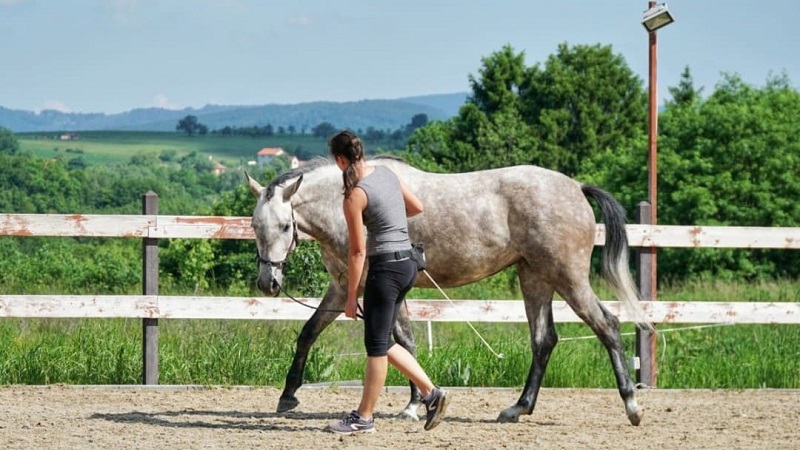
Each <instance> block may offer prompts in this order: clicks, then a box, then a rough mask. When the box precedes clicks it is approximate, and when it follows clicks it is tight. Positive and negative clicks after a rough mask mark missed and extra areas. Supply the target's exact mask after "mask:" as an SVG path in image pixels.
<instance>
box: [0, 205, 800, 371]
mask: <svg viewBox="0 0 800 450" xmlns="http://www.w3.org/2000/svg"><path fill="white" fill-rule="evenodd" d="M647 207H648V206H647V205H646V204H645V206H644V208H647ZM157 211H158V202H157V197H156V196H155V194H153V193H148V194H145V196H143V212H144V214H143V215H84V214H36V215H31V214H0V236H3V235H5V236H62V237H118V238H139V239H142V240H143V264H144V268H145V270H144V274H143V291H144V292H143V295H77V296H76V295H0V318H2V317H31V318H34V317H38V318H140V319H142V323H143V354H144V355H143V356H144V361H143V374H142V378H143V382H144V383H145V384H158V320H159V319H257V320H306V319H308V318H309V317H310V315H311V313H312V311H311V310H310V309H309V308H308V307H305V306H303V305H300V304H298V303H296V302H294V301H292V300H291V299H288V298H263V297H193V296H162V295H158V253H157V241H158V239H174V238H195V239H253V231H252V229H251V227H250V218H249V217H216V216H167V215H158V214H157ZM643 211H644V210H643V209H642V205H640V208H639V210H638V211H637V213H638V214H639V217H648V216H649V214H647V213H644V212H643ZM627 233H628V240H629V243H630V245H631V247H639V248H641V249H642V252H643V253H645V252H648V251H651V250H652V249H655V248H658V247H694V248H750V249H786V250H798V249H800V228H763V227H712V226H671V225H655V226H654V225H628V226H627ZM301 238H303V239H308V238H309V237H308V236H302V235H301ZM604 240H605V229H604V227H603V226H602V225H598V226H597V233H596V239H595V242H596V244H597V245H603V242H604ZM653 261H654V259H648V257H647V255H644V257H643V256H642V255H640V258H639V265H640V270H639V272H640V281H639V283H640V289H641V290H642V292H643V294H644V297H645V298H646V299H647V298H655V294H654V286H653V284H654V283H653V282H652V281H653V280H654V279H655V267H653V266H652V262H653ZM642 274H644V275H642ZM648 278H649V280H648ZM300 300H301V301H303V302H304V303H306V304H308V305H311V306H316V305H318V304H319V301H320V299H318V298H303V299H300ZM408 303H409V314H410V317H411V319H412V320H418V321H427V322H431V321H439V322H467V321H468V322H526V321H527V319H526V316H525V311H524V307H523V305H522V302H521V301H514V300H458V301H453V302H450V301H446V300H409V302H408ZM603 303H604V305H605V306H606V308H608V309H609V310H610V311H611V312H612V313H614V314H615V315H617V316H618V317H619V318H620V320H622V321H630V318H629V317H628V315H627V312H626V311H625V310H624V308H621V307H620V303H619V302H617V301H604V302H603ZM642 305H643V307H644V310H645V312H646V314H647V317H648V319H649V320H650V321H651V322H653V323H683V324H687V323H716V324H737V323H739V324H741V323H750V324H800V303H765V302H749V301H747V299H742V301H739V302H708V301H702V302H697V301H682V302H664V301H645V302H642ZM553 315H554V318H555V320H556V321H557V322H580V319H579V318H578V317H577V316H576V315H575V314H574V313H573V312H572V310H571V309H570V308H569V307H568V306H567V305H566V303H565V302H563V301H556V302H554V304H553ZM340 320H344V317H343V316H342V317H340ZM636 353H637V361H638V358H639V357H641V361H642V364H641V368H640V369H637V377H638V378H639V380H640V381H643V382H644V383H645V384H646V385H650V386H655V385H656V383H655V381H656V364H655V338H654V335H653V334H652V333H649V332H646V331H645V332H642V333H641V335H640V334H637V352H636Z"/></svg>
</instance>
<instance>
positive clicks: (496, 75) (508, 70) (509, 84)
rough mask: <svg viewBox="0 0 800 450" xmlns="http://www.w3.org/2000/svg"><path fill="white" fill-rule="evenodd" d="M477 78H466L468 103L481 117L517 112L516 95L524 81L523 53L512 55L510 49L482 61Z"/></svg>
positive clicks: (503, 49)
mask: <svg viewBox="0 0 800 450" xmlns="http://www.w3.org/2000/svg"><path fill="white" fill-rule="evenodd" d="M481 61H482V63H483V66H482V67H481V68H480V69H478V75H479V76H478V77H475V76H473V75H469V84H470V87H471V88H472V96H471V97H470V98H469V99H468V102H469V103H472V104H474V105H476V106H477V107H478V109H480V110H481V111H483V112H484V113H485V114H488V115H491V114H493V113H495V112H498V111H501V110H504V109H509V108H510V109H518V107H519V105H518V102H519V92H520V88H521V86H522V83H523V81H524V80H525V78H526V73H527V70H528V69H527V68H526V67H525V53H524V52H522V53H515V52H514V49H513V48H512V47H511V46H510V45H505V46H503V48H502V49H500V51H498V52H495V53H493V54H492V55H491V56H490V57H488V58H483V59H482V60H481Z"/></svg>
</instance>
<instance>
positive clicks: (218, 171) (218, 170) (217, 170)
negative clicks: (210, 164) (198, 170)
mask: <svg viewBox="0 0 800 450" xmlns="http://www.w3.org/2000/svg"><path fill="white" fill-rule="evenodd" d="M227 170H228V168H227V167H225V166H224V165H223V164H220V163H218V162H215V163H214V169H213V170H212V171H211V173H213V174H214V175H217V176H220V175H222V174H223V173H225V172H227Z"/></svg>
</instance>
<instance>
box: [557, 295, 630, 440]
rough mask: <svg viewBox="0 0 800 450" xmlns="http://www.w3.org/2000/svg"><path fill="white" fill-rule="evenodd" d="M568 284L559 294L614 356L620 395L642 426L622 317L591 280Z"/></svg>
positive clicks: (627, 412)
mask: <svg viewBox="0 0 800 450" xmlns="http://www.w3.org/2000/svg"><path fill="white" fill-rule="evenodd" d="M565 285H567V286H569V288H568V289H567V290H566V291H565V292H559V293H560V294H561V295H563V296H564V298H565V299H566V301H567V303H569V305H570V306H571V307H572V309H573V310H574V311H575V313H576V314H577V315H578V317H580V318H581V319H582V320H583V321H584V322H586V324H587V325H589V327H590V328H591V329H592V331H594V333H595V334H596V335H597V337H598V338H599V339H600V342H602V343H603V345H604V346H605V347H606V351H608V356H609V357H610V358H611V367H612V368H613V369H614V376H615V377H616V379H617V387H618V389H619V395H620V397H622V401H623V402H624V403H625V413H626V414H627V416H628V420H630V422H631V424H632V425H639V423H640V422H641V421H642V416H643V415H644V412H643V411H642V410H641V409H640V408H639V405H638V404H637V402H636V389H635V387H634V384H633V382H632V381H631V376H630V374H629V373H628V366H627V363H626V361H625V353H624V352H623V351H622V337H621V335H620V332H619V319H617V318H616V317H615V316H614V315H613V314H611V313H610V312H609V311H608V310H607V309H606V308H604V307H603V304H602V303H600V301H599V300H598V298H597V296H596V295H595V294H594V292H593V291H592V288H591V286H589V282H588V280H587V281H586V282H585V283H572V284H566V283H565Z"/></svg>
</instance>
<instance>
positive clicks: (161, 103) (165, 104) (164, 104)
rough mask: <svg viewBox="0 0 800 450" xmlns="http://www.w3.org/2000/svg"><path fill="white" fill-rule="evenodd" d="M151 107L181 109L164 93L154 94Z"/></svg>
mask: <svg viewBox="0 0 800 450" xmlns="http://www.w3.org/2000/svg"><path fill="white" fill-rule="evenodd" d="M153 107H154V108H164V109H181V107H180V106H178V105H175V104H173V103H171V102H170V101H169V99H168V98H167V96H166V95H164V94H156V95H155V96H154V97H153Z"/></svg>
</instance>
